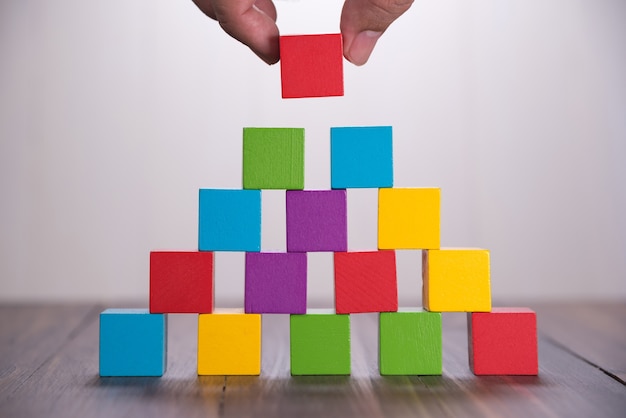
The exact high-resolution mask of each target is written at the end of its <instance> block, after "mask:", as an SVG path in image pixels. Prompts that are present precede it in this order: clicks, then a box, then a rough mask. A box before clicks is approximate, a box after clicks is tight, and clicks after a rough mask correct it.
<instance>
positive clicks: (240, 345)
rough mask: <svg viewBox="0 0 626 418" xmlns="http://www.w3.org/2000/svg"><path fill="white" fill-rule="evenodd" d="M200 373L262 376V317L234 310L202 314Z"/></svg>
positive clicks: (199, 336) (199, 332)
mask: <svg viewBox="0 0 626 418" xmlns="http://www.w3.org/2000/svg"><path fill="white" fill-rule="evenodd" d="M198 374H199V375H259V374H261V315H259V314H245V313H243V311H232V310H216V311H215V312H214V313H212V314H201V315H199V317H198Z"/></svg>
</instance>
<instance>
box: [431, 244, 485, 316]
mask: <svg viewBox="0 0 626 418" xmlns="http://www.w3.org/2000/svg"><path fill="white" fill-rule="evenodd" d="M422 279H423V288H422V290H423V295H422V303H423V305H424V308H426V309H427V310H429V311H432V312H490V311H491V281H490V273H489V251H488V250H482V249H471V248H445V249H444V248H442V249H440V250H427V251H423V252H422Z"/></svg>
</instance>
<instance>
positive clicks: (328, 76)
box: [280, 33, 343, 99]
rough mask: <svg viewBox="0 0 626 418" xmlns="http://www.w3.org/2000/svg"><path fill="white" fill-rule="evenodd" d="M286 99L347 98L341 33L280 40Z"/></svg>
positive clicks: (293, 36)
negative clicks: (344, 84)
mask: <svg viewBox="0 0 626 418" xmlns="http://www.w3.org/2000/svg"><path fill="white" fill-rule="evenodd" d="M280 76H281V85H282V94H283V98H285V99H287V98H300V97H326V96H343V40H342V38H341V34H339V33H337V34H327V35H290V36H281V37H280Z"/></svg>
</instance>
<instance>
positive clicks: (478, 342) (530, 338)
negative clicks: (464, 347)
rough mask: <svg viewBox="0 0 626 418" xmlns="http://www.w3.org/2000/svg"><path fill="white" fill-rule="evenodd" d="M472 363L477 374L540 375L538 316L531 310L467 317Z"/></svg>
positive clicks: (494, 309)
mask: <svg viewBox="0 0 626 418" xmlns="http://www.w3.org/2000/svg"><path fill="white" fill-rule="evenodd" d="M467 325H468V347H469V361H470V368H471V369H472V372H474V374H476V375H537V374H538V373H539V361H538V355H537V316H536V314H535V312H533V311H532V310H530V309H528V308H493V310H492V311H491V312H478V313H468V314H467Z"/></svg>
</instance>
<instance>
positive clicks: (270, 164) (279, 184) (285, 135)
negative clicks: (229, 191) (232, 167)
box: [243, 128, 304, 190]
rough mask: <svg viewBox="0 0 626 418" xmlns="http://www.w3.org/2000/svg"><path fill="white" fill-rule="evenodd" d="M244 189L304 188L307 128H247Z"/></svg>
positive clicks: (244, 155) (244, 130) (245, 130)
mask: <svg viewBox="0 0 626 418" xmlns="http://www.w3.org/2000/svg"><path fill="white" fill-rule="evenodd" d="M243 188H244V189H285V190H286V189H290V190H298V189H300V190H301V189H303V188H304V129H302V128H244V129H243Z"/></svg>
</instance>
